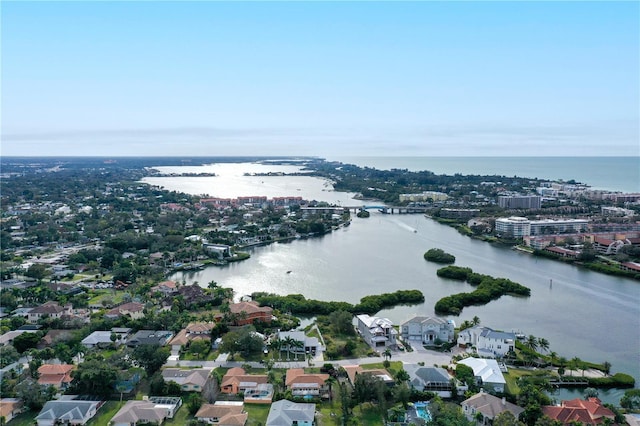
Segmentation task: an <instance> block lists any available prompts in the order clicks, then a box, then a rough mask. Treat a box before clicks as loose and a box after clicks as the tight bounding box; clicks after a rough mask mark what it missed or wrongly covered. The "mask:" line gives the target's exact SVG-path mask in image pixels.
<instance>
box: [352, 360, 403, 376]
mask: <svg viewBox="0 0 640 426" xmlns="http://www.w3.org/2000/svg"><path fill="white" fill-rule="evenodd" d="M389 364H390V365H389V368H386V370H387V371H388V372H389V373H391V374H393V375H395V374H396V373H397V372H398V371H400V370H402V369H403V368H402V361H390V362H389ZM360 367H362V369H363V370H376V369H385V366H384V364H383V363H382V362H374V363H371V364H362V365H361V366H360Z"/></svg>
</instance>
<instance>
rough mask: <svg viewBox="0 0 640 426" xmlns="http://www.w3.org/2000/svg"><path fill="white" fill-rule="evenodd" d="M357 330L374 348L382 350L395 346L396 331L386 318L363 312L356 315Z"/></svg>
mask: <svg viewBox="0 0 640 426" xmlns="http://www.w3.org/2000/svg"><path fill="white" fill-rule="evenodd" d="M356 319H357V321H358V322H357V330H358V333H360V336H361V337H362V338H363V339H364V341H365V342H367V344H368V345H369V346H371V347H372V348H374V349H382V350H384V349H385V348H387V347H390V348H393V347H396V336H397V335H398V332H397V331H396V329H395V328H394V327H393V323H392V322H391V321H390V320H389V319H387V318H378V317H371V316H369V315H366V314H363V315H358V316H356Z"/></svg>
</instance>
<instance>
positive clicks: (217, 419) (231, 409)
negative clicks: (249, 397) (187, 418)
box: [195, 401, 249, 426]
mask: <svg viewBox="0 0 640 426" xmlns="http://www.w3.org/2000/svg"><path fill="white" fill-rule="evenodd" d="M195 417H196V419H198V421H200V422H203V423H207V424H210V425H217V426H244V425H245V423H247V419H248V418H249V414H248V413H247V412H246V411H244V404H243V403H242V402H236V401H216V402H215V404H203V405H202V406H201V407H200V409H199V410H198V412H197V413H196V415H195Z"/></svg>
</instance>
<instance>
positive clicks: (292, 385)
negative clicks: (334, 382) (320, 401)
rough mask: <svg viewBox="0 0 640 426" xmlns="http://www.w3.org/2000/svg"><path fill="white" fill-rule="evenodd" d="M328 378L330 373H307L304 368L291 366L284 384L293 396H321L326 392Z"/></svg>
mask: <svg viewBox="0 0 640 426" xmlns="http://www.w3.org/2000/svg"><path fill="white" fill-rule="evenodd" d="M328 379H329V375H328V374H306V373H305V372H304V369H302V368H290V369H288V370H287V375H286V377H285V381H284V384H285V386H286V387H287V389H289V390H291V394H292V395H293V396H298V397H305V396H311V397H319V396H323V395H324V394H326V392H327V387H326V386H325V382H326V381H327V380H328Z"/></svg>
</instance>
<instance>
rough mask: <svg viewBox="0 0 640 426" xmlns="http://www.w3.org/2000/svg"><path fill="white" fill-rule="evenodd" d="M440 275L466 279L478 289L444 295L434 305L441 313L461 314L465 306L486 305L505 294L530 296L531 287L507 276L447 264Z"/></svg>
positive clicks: (439, 272)
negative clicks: (481, 272) (502, 276)
mask: <svg viewBox="0 0 640 426" xmlns="http://www.w3.org/2000/svg"><path fill="white" fill-rule="evenodd" d="M437 274H438V276H439V277H443V278H451V279H455V280H460V281H466V282H467V283H469V284H471V285H472V286H474V287H476V290H475V291H473V292H471V293H458V294H453V295H451V296H446V297H443V298H442V299H440V300H438V301H437V302H436V305H435V307H434V309H435V311H436V313H437V314H439V315H460V312H462V309H463V308H464V307H465V306H472V305H484V304H487V303H489V302H490V301H492V300H495V299H499V298H500V297H501V296H504V295H505V294H512V295H518V296H525V297H528V296H530V295H531V289H529V288H528V287H525V286H523V285H521V284H518V283H516V282H514V281H511V280H509V279H507V278H494V277H492V276H490V275H484V274H478V273H475V272H473V271H472V270H471V268H462V267H459V266H446V267H444V268H441V269H439V270H438V272H437Z"/></svg>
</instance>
